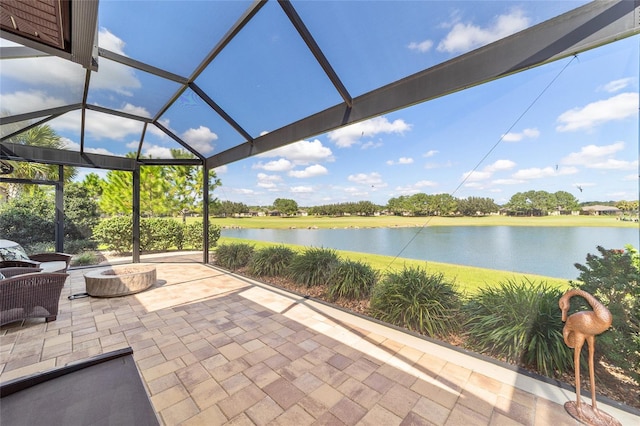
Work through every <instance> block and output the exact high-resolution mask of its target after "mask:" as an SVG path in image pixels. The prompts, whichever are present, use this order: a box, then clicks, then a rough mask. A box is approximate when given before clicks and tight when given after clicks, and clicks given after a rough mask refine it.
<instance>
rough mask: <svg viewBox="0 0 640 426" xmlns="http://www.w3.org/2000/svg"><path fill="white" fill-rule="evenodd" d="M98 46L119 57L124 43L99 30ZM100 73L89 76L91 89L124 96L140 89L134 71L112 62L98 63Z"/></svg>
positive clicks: (103, 30)
mask: <svg viewBox="0 0 640 426" xmlns="http://www.w3.org/2000/svg"><path fill="white" fill-rule="evenodd" d="M98 44H99V45H100V47H103V48H105V49H107V50H110V51H112V52H115V53H117V54H119V55H124V56H127V55H126V54H125V52H124V47H125V45H126V43H125V42H124V41H123V40H122V39H120V38H119V37H117V36H116V35H114V34H113V33H111V32H110V31H109V30H108V29H106V28H100V32H99V33H98ZM99 67H100V71H99V72H97V73H93V74H92V75H91V88H92V89H103V90H110V91H114V92H116V93H119V94H121V95H124V96H132V95H133V93H132V90H133V89H139V88H141V87H142V84H141V83H140V80H138V77H137V76H136V71H135V69H133V68H131V67H127V66H126V65H122V64H120V63H118V62H114V61H106V60H105V61H100V65H99Z"/></svg>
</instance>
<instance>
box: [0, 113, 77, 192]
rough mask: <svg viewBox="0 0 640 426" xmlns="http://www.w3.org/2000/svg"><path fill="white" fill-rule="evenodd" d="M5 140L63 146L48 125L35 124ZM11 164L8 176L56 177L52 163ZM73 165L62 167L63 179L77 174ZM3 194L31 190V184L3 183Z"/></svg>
mask: <svg viewBox="0 0 640 426" xmlns="http://www.w3.org/2000/svg"><path fill="white" fill-rule="evenodd" d="M7 142H10V143H15V144H20V145H29V146H39V147H44V148H57V149H61V148H64V142H63V141H62V139H61V138H60V136H58V134H56V132H55V131H54V130H53V129H52V128H51V127H50V126H48V125H42V126H36V127H33V128H31V129H29V130H27V131H26V132H22V133H20V134H18V135H16V136H14V137H12V138H11V139H9V140H8V141H7ZM8 163H9V164H11V166H13V172H12V173H11V174H9V175H8V176H10V177H13V178H18V179H29V180H55V179H58V166H56V165H52V164H42V163H33V162H27V161H8ZM77 173H78V172H77V170H76V168H75V167H69V166H66V167H65V169H64V181H65V182H70V181H72V180H73V178H74V177H75V176H76V175H77ZM0 190H1V191H2V192H3V193H4V194H3V195H5V196H7V197H9V198H12V197H15V196H17V195H18V194H19V192H20V191H21V190H23V191H26V192H33V190H34V187H33V186H32V185H25V186H23V187H20V186H19V185H18V184H4V185H2V186H1V187H0Z"/></svg>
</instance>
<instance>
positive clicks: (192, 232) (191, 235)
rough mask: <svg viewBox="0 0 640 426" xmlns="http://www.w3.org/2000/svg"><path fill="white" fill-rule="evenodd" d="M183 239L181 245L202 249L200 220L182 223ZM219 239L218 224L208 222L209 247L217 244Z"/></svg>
mask: <svg viewBox="0 0 640 426" xmlns="http://www.w3.org/2000/svg"><path fill="white" fill-rule="evenodd" d="M182 232H183V241H182V244H183V246H182V247H179V248H180V249H182V248H183V247H184V248H193V249H195V250H202V248H203V244H202V235H203V232H202V222H200V221H198V222H192V223H188V224H186V225H184V227H183V229H182ZM219 239H220V226H218V225H214V224H212V223H209V247H215V246H217V245H218V240H219Z"/></svg>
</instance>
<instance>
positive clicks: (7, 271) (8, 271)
mask: <svg viewBox="0 0 640 426" xmlns="http://www.w3.org/2000/svg"><path fill="white" fill-rule="evenodd" d="M40 271H42V269H40V268H35V267H31V266H29V267H26V266H16V267H8V268H0V279H4V278H11V277H15V276H16V275H23V274H33V273H34V272H40ZM3 277H4V278H3Z"/></svg>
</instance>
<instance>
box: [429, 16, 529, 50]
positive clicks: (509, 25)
mask: <svg viewBox="0 0 640 426" xmlns="http://www.w3.org/2000/svg"><path fill="white" fill-rule="evenodd" d="M529 22H530V19H529V18H528V17H527V16H525V15H524V13H523V11H521V10H514V11H512V12H511V13H509V14H506V15H500V16H498V17H497V18H496V19H495V20H494V22H493V23H492V24H491V25H490V26H488V27H486V28H482V27H479V26H477V25H474V24H472V23H467V24H463V23H460V22H459V23H456V24H454V25H453V28H452V29H451V31H450V32H449V34H447V36H446V37H445V38H444V39H443V40H442V41H441V42H440V43H439V44H438V48H437V50H438V51H440V52H448V53H464V52H468V51H469V50H472V49H475V48H477V47H480V46H484V45H486V44H489V43H491V42H494V41H496V40H499V39H501V38H504V37H506V36H509V35H511V34H514V33H516V32H518V31H521V30H523V29H525V28H527V27H528V26H529Z"/></svg>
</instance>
